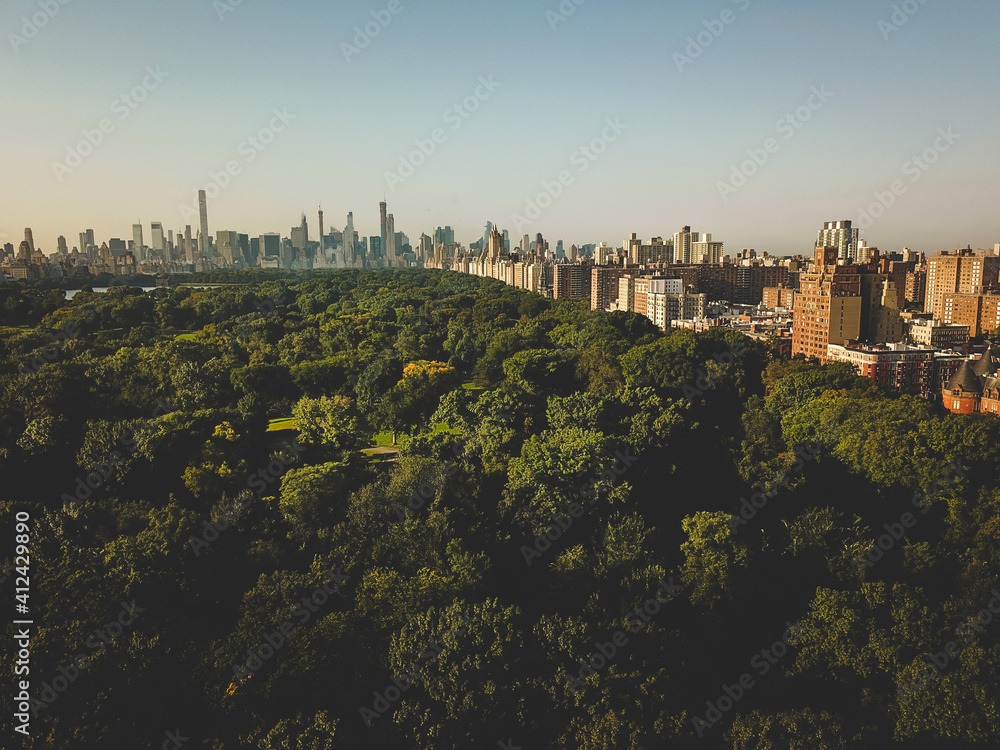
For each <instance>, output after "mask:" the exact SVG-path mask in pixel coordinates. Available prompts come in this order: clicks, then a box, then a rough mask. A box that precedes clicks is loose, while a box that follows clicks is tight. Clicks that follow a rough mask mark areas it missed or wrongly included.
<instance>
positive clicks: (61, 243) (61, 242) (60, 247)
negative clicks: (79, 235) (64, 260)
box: [56, 235, 69, 255]
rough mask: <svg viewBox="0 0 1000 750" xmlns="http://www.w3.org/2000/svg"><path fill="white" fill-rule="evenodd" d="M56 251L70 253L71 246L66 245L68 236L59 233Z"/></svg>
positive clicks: (61, 253)
mask: <svg viewBox="0 0 1000 750" xmlns="http://www.w3.org/2000/svg"><path fill="white" fill-rule="evenodd" d="M56 252H57V253H59V254H60V255H69V248H68V247H67V246H66V238H65V237H63V236H62V235H59V238H58V239H57V240H56Z"/></svg>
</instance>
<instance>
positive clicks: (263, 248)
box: [260, 233, 281, 259]
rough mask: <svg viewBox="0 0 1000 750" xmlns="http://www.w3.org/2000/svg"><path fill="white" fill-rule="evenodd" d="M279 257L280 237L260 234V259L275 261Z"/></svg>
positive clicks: (271, 234)
mask: <svg viewBox="0 0 1000 750" xmlns="http://www.w3.org/2000/svg"><path fill="white" fill-rule="evenodd" d="M280 255H281V235H280V234H274V233H269V234H262V235H261V236H260V256H261V258H271V259H275V258H278V257H279V256H280Z"/></svg>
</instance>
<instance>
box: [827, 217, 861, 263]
mask: <svg viewBox="0 0 1000 750" xmlns="http://www.w3.org/2000/svg"><path fill="white" fill-rule="evenodd" d="M860 232H861V230H859V229H855V228H854V227H853V226H851V221H850V220H849V219H848V220H845V221H828V222H826V223H824V224H823V228H822V229H820V230H819V234H818V236H817V238H816V247H818V248H820V247H835V248H837V257H838V258H839V259H840V260H841V261H853V262H856V261H857V260H858V239H859V235H860Z"/></svg>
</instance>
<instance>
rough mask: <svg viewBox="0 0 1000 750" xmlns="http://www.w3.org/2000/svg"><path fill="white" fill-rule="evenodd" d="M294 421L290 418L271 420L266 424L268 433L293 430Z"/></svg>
mask: <svg viewBox="0 0 1000 750" xmlns="http://www.w3.org/2000/svg"><path fill="white" fill-rule="evenodd" d="M294 429H295V420H294V419H292V418H290V417H289V418H287V419H272V420H271V421H270V422H268V424H267V431H268V432H282V431H284V430H294Z"/></svg>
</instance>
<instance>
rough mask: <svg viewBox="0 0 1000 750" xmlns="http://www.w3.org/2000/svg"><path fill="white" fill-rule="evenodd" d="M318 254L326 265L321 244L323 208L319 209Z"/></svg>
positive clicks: (324, 253)
mask: <svg viewBox="0 0 1000 750" xmlns="http://www.w3.org/2000/svg"><path fill="white" fill-rule="evenodd" d="M319 254H320V257H322V258H323V262H324V263H326V247H325V246H324V244H323V207H322V206H320V207H319Z"/></svg>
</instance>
